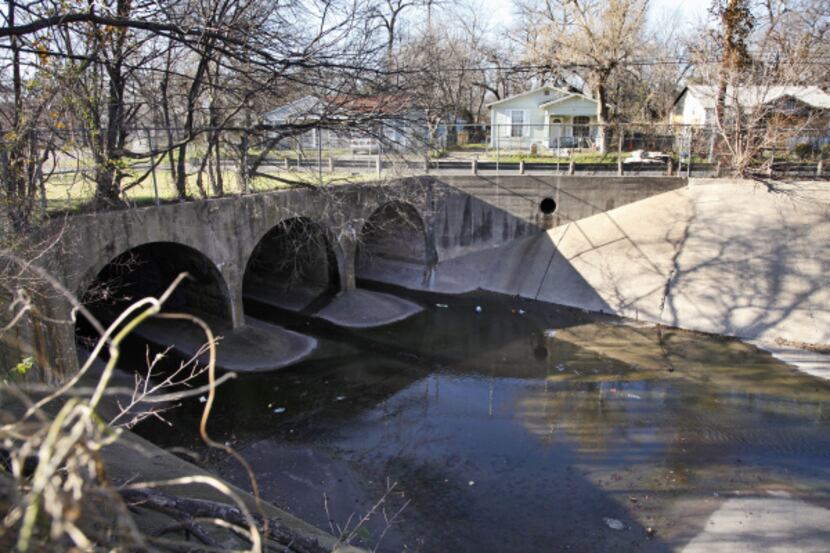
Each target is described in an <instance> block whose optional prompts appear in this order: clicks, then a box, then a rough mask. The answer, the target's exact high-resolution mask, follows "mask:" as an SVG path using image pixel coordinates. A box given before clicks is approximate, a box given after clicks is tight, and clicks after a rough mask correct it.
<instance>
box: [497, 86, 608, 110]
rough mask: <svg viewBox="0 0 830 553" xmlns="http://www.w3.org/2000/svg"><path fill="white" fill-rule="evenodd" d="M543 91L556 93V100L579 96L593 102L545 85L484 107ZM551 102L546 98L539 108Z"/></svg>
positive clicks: (576, 93)
mask: <svg viewBox="0 0 830 553" xmlns="http://www.w3.org/2000/svg"><path fill="white" fill-rule="evenodd" d="M545 90H547V91H548V92H554V93H557V98H559V99H563V98H565V97H570V96H581V97H583V98H585V99H587V100H590V101H592V102H594V101H595V100H593V99H592V98H589V97H588V96H585V95H584V94H579V93H578V92H571V91H569V90H565V89H563V88H558V87H555V86H548V85H545V86H539V87H536V88H534V89H532V90H527V91H525V92H520V93H518V94H513V95H512V96H508V97H507V98H502V99H501V100H496V101H495V102H490V103H489V104H485V106H486V107H488V108H489V107H493V106H497V105H499V104H503V103H505V102H510V101H511V100H515V99H517V98H521V97H523V96H530V95H532V94H536V93H537V92H543V91H545ZM557 98H553V100H556V99H557ZM551 101H552V100H549V99H547V98H546V99H545V100H544V101H543V102H541V103H540V104H539V105H540V106H541V105H544V104H548V103H550V102H551Z"/></svg>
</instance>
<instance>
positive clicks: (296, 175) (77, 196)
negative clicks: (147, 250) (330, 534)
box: [46, 169, 377, 212]
mask: <svg viewBox="0 0 830 553" xmlns="http://www.w3.org/2000/svg"><path fill="white" fill-rule="evenodd" d="M268 174H272V175H274V176H277V177H280V178H284V179H290V180H292V181H295V182H296V183H297V184H298V185H302V184H309V185H315V184H320V182H319V174H318V172H317V171H316V170H313V169H312V170H300V171H297V170H296V169H295V170H293V171H269V172H268ZM322 176H323V181H322V183H323V184H324V185H331V184H344V183H353V182H368V181H372V180H376V179H377V177H376V175H375V174H374V173H365V174H356V175H355V174H352V173H350V172H344V171H335V172H334V173H330V172H328V171H324V172H323V175H322ZM222 179H223V181H224V187H223V188H224V192H225V194H227V195H233V194H238V193H239V191H240V186H239V183H238V176H237V173H236V172H235V171H223V172H222ZM196 180H197V179H196V175H188V179H187V193H188V195H189V196H190V197H193V198H201V197H202V195H201V193H200V192H199V190H198V188H197V186H196ZM202 185H203V186H204V187H205V192H206V193H207V195H208V196H209V197H212V196H214V194H213V191H212V190H211V189H210V183H209V181H208V179H207V175H205V176H204V177H203V181H202ZM292 186H295V185H294V184H292V183H285V182H280V181H277V180H274V179H269V178H266V177H255V178H253V179H252V181H251V182H250V187H249V188H250V191H251V192H268V191H272V190H280V189H285V188H291V187H292ZM156 187H157V188H158V198H159V201H160V202H162V203H164V202H171V201H175V200H177V199H178V195H177V193H176V186H175V183H174V182H173V179H172V178H171V174H170V173H168V172H166V171H159V172H157V173H156ZM94 197H95V184H94V183H93V182H92V181H91V180H88V179H84V178H81V177H80V176H77V175H57V176H53V177H52V178H50V179H49V181H48V182H47V185H46V200H47V210H48V211H50V212H67V211H68V212H80V211H83V210H84V208H85V207H86V206H88V205H89V204H90V203H91V202H92V200H93V199H94ZM124 197H125V199H126V200H127V201H128V202H129V203H131V204H136V205H150V204H152V203H154V202H155V198H156V194H155V190H154V186H153V179H152V178H151V177H148V178H146V179H144V180H143V181H142V182H141V183H140V184H139V185H137V186H135V187H133V188H131V189H129V190H128V191H126V192H125V193H124Z"/></svg>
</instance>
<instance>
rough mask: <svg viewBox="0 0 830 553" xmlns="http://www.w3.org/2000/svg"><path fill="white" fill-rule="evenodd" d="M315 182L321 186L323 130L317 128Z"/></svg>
mask: <svg viewBox="0 0 830 553" xmlns="http://www.w3.org/2000/svg"><path fill="white" fill-rule="evenodd" d="M317 180H318V181H319V183H320V184H321V185H322V184H323V130H322V129H320V128H319V127H318V128H317Z"/></svg>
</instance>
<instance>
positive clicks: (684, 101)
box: [671, 85, 830, 126]
mask: <svg viewBox="0 0 830 553" xmlns="http://www.w3.org/2000/svg"><path fill="white" fill-rule="evenodd" d="M717 94H718V87H717V86H710V85H689V86H687V87H686V88H684V89H683V90H682V91H681V92H680V94H679V95H678V96H677V99H676V100H675V101H674V105H673V106H672V110H671V122H672V123H674V124H676V125H696V126H713V125H714V124H715V106H716V105H717ZM787 100H792V101H795V104H796V105H797V104H802V105H805V106H808V107H810V108H813V109H818V110H830V94H827V93H826V92H824V91H823V90H822V89H820V88H819V87H817V86H778V85H773V86H740V87H737V88H734V87H732V86H729V87H727V89H726V107H727V108H735V107H736V106H737V107H740V108H742V109H743V110H752V109H756V108H758V107H759V106H761V105H765V104H772V103H774V102H782V101H784V102H786V101H787ZM776 105H777V104H776ZM784 105H786V104H782V106H784Z"/></svg>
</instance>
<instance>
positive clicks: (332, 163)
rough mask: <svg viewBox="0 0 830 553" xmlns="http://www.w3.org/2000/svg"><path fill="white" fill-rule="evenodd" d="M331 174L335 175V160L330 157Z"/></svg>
mask: <svg viewBox="0 0 830 553" xmlns="http://www.w3.org/2000/svg"><path fill="white" fill-rule="evenodd" d="M329 173H334V158H333V157H331V156H329Z"/></svg>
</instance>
